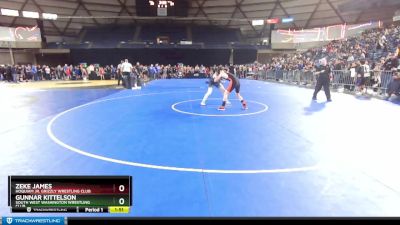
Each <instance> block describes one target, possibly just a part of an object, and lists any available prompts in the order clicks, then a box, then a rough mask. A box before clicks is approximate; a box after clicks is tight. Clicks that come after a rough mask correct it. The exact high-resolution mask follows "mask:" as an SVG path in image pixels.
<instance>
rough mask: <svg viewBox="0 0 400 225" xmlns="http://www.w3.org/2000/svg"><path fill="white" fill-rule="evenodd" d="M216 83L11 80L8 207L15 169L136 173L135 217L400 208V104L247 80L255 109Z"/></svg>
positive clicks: (5, 111)
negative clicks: (64, 84) (131, 85)
mask: <svg viewBox="0 0 400 225" xmlns="http://www.w3.org/2000/svg"><path fill="white" fill-rule="evenodd" d="M225 85H226V84H225ZM206 89H207V84H206V83H205V80H204V79H191V80H184V79H182V80H156V81H152V82H150V83H148V84H147V85H146V86H145V87H143V88H142V90H125V89H116V88H110V87H107V88H96V87H94V88H45V87H43V86H40V88H15V87H10V86H7V85H3V84H2V85H1V87H0V106H1V107H0V158H1V159H2V160H0V202H1V203H0V215H2V216H7V215H10V214H11V213H10V209H9V208H8V207H7V197H6V196H7V176H8V175H131V176H133V207H132V210H131V212H130V214H127V215H126V216H163V217H164V216H172V217H176V216H195V217H214V216H400V179H399V177H400V175H399V174H398V172H399V171H400V163H399V158H400V151H399V149H400V142H399V141H398V140H399V136H400V130H399V128H400V119H399V115H400V106H399V105H398V104H396V103H393V102H389V101H383V100H378V99H370V98H366V97H355V96H352V95H347V94H340V93H333V94H332V100H333V102H326V99H325V96H324V93H323V91H321V92H320V93H319V95H318V101H316V102H313V101H311V97H312V91H313V90H311V89H306V88H300V87H295V86H289V85H284V84H278V83H268V82H262V81H255V80H241V93H242V95H243V97H244V98H245V99H246V100H247V101H248V107H249V109H248V110H242V109H241V104H240V102H239V101H238V100H236V98H235V95H234V94H233V93H232V94H231V95H230V101H231V102H232V104H231V105H229V106H228V107H227V110H226V111H218V110H217V108H218V106H219V105H220V104H221V98H222V97H221V93H220V92H219V90H217V89H214V91H213V94H212V95H211V96H210V99H209V100H208V101H207V105H206V106H200V101H201V99H202V97H203V95H204V93H205V92H206ZM18 215H22V214H18ZM53 215H54V216H58V214H51V216H53ZM94 215H96V216H110V215H98V214H78V215H75V214H74V215H71V214H68V215H67V216H94ZM118 216H121V215H118Z"/></svg>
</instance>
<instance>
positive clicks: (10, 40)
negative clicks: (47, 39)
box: [0, 26, 42, 48]
mask: <svg viewBox="0 0 400 225" xmlns="http://www.w3.org/2000/svg"><path fill="white" fill-rule="evenodd" d="M41 42H42V38H41V33H40V29H39V28H38V27H37V26H34V27H0V47H1V48H10V47H11V48H41Z"/></svg>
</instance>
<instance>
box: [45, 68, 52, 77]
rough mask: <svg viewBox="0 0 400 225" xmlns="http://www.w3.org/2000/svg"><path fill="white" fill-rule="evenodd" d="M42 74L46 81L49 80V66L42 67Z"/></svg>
mask: <svg viewBox="0 0 400 225" xmlns="http://www.w3.org/2000/svg"><path fill="white" fill-rule="evenodd" d="M44 73H45V77H46V80H51V74H50V67H49V66H45V67H44Z"/></svg>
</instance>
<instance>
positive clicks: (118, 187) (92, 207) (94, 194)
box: [8, 176, 132, 213]
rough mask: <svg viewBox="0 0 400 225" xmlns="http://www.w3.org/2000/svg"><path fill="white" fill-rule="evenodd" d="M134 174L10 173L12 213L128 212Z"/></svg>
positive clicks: (10, 205)
mask: <svg viewBox="0 0 400 225" xmlns="http://www.w3.org/2000/svg"><path fill="white" fill-rule="evenodd" d="M131 185H132V177H131V176H9V177H8V186H9V188H8V193H9V194H8V206H9V207H10V208H11V212H13V213H19V212H21V213H27V212H28V213H29V212H30V213H51V212H54V213H67V212H70V213H129V210H130V207H131V206H132V188H131V187H132V186H131Z"/></svg>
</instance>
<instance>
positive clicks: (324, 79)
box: [312, 58, 332, 102]
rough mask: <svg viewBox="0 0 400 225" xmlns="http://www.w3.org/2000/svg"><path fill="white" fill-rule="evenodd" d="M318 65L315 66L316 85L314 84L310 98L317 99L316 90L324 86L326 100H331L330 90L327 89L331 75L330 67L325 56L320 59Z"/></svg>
mask: <svg viewBox="0 0 400 225" xmlns="http://www.w3.org/2000/svg"><path fill="white" fill-rule="evenodd" d="M319 62H320V65H319V66H317V67H316V72H315V74H316V75H318V78H317V85H316V86H315V91H314V94H313V97H312V99H313V100H317V94H318V92H319V91H320V90H321V89H322V87H324V91H325V95H326V99H327V101H328V102H330V101H332V99H331V92H330V90H329V81H330V75H331V68H330V67H329V66H328V65H327V61H326V59H325V58H322V59H320V61H319Z"/></svg>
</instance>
